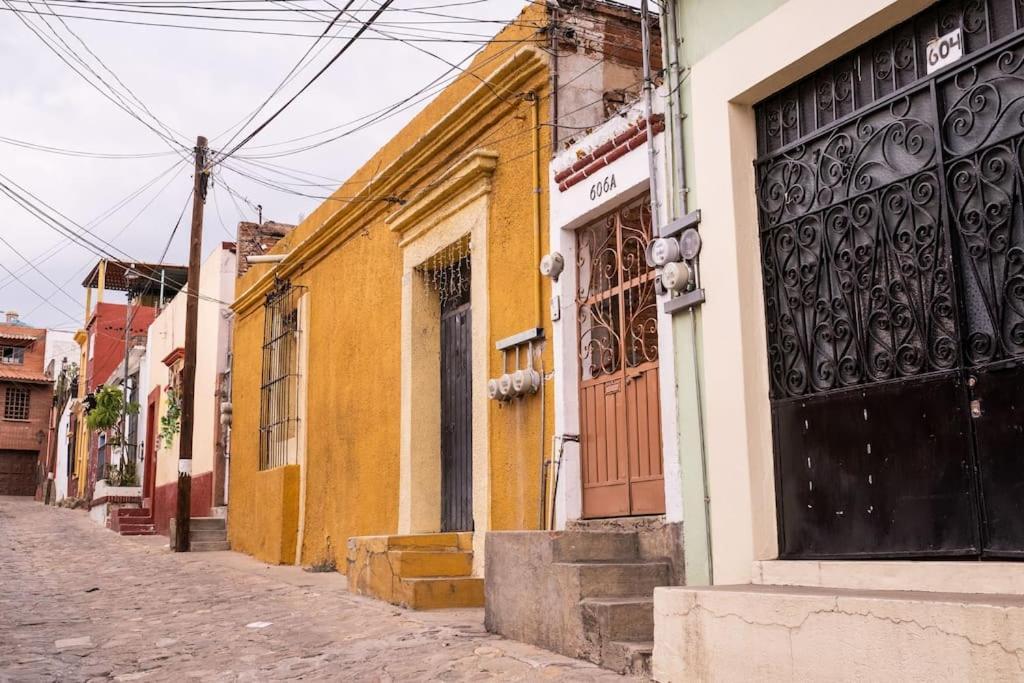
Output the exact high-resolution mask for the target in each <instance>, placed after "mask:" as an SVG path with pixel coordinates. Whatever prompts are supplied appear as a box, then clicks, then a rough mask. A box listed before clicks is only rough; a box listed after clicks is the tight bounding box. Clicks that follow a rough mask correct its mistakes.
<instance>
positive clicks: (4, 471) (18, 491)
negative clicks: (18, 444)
mask: <svg viewBox="0 0 1024 683" xmlns="http://www.w3.org/2000/svg"><path fill="white" fill-rule="evenodd" d="M38 456H39V453H37V452H36V451H0V496H32V495H35V492H36V476H35V475H36V459H37V458H38Z"/></svg>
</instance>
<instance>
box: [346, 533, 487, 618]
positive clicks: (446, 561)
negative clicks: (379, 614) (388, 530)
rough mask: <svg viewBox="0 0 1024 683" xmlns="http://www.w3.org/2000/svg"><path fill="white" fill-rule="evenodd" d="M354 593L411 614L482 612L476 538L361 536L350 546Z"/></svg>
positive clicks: (468, 535)
mask: <svg viewBox="0 0 1024 683" xmlns="http://www.w3.org/2000/svg"><path fill="white" fill-rule="evenodd" d="M347 564H348V567H347V574H348V587H349V590H350V591H352V592H353V593H358V594H359V595H366V596H369V597H373V598H377V599H379V600H384V601H386V602H390V603H391V604H393V605H399V606H400V607H407V608H409V609H417V610H420V609H442V608H447V607H482V606H483V604H484V580H483V579H482V578H479V577H475V576H473V575H472V574H473V534H472V533H469V532H466V533H441V534H408V535H399V536H357V537H353V538H350V539H349V541H348V554H347Z"/></svg>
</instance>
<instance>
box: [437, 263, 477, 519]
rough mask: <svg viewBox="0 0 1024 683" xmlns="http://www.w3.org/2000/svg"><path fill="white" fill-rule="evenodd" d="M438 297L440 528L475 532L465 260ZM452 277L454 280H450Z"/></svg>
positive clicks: (470, 345)
mask: <svg viewBox="0 0 1024 683" xmlns="http://www.w3.org/2000/svg"><path fill="white" fill-rule="evenodd" d="M452 272H457V273H458V274H459V278H458V283H459V284H458V286H455V285H452V286H449V287H446V288H445V289H444V290H443V291H442V298H441V531H472V530H473V382H472V377H473V373H472V369H473V367H472V353H473V335H472V312H473V311H472V307H471V306H470V298H469V290H470V287H469V258H468V257H466V258H464V259H462V260H461V261H460V262H459V263H458V264H456V270H453V271H452ZM454 281H455V279H454V278H453V282H454Z"/></svg>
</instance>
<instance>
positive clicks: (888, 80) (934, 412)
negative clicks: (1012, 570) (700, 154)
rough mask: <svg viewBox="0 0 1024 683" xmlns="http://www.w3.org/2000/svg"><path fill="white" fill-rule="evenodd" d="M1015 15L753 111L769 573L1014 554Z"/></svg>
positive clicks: (1021, 149)
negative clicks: (767, 406) (942, 57)
mask: <svg viewBox="0 0 1024 683" xmlns="http://www.w3.org/2000/svg"><path fill="white" fill-rule="evenodd" d="M1022 12H1024V7H1022V6H1021V5H1020V4H1019V3H1018V2H1016V1H1015V0H989V2H981V1H978V0H951V1H947V2H939V3H936V4H935V5H934V6H932V7H931V8H929V9H928V10H927V11H925V12H924V13H922V14H920V15H919V16H917V17H915V18H913V19H911V20H909V21H907V22H906V23H904V24H902V25H900V26H898V27H896V28H895V29H893V30H892V31H890V32H888V33H886V34H883V35H882V36H880V37H879V38H877V39H875V40H873V41H872V42H870V43H868V44H866V45H864V46H862V47H861V48H858V49H857V50H855V51H854V52H852V53H851V54H849V55H847V56H845V57H843V58H841V59H839V60H837V61H836V62H834V63H833V64H831V65H829V66H828V67H826V68H825V69H823V70H821V71H819V72H817V73H815V74H812V75H811V76H809V77H807V78H806V79H804V80H803V81H800V82H798V83H797V84H795V85H793V86H791V87H790V88H788V89H787V90H785V91H783V92H781V93H778V94H777V95H775V96H773V97H771V98H769V99H768V100H766V101H765V102H762V103H761V104H759V105H758V106H757V109H756V113H757V124H758V142H759V154H760V156H759V158H758V160H757V161H756V163H755V168H756V177H757V196H758V203H759V210H760V220H759V222H760V242H761V253H762V269H763V270H762V275H763V280H764V303H765V314H766V323H767V339H768V363H769V370H770V376H771V402H772V423H773V438H774V448H775V464H776V492H777V501H778V508H779V509H778V513H779V530H780V532H779V536H780V554H781V555H782V556H783V557H791V558H792V557H801V558H819V557H852V558H856V557H929V556H958V555H959V556H977V555H979V554H980V555H985V556H1015V555H1024V503H1022V501H1024V497H1022V495H1024V430H1022V426H1021V425H1022V415H1021V407H1022V406H1024V208H1022V184H1024V170H1022V169H1024V163H1022V162H1024V35H1022V33H1021V31H1020V29H1021V28H1022V27H1024V14H1022ZM957 31H959V34H958V37H959V42H960V44H961V45H962V46H963V48H964V51H965V55H964V57H963V58H962V59H960V60H959V61H957V62H956V63H955V64H954V65H952V66H949V67H947V68H945V69H941V70H938V71H936V72H935V73H934V74H932V75H929V74H927V73H926V71H927V67H926V64H927V47H926V46H927V44H928V43H929V42H930V41H932V40H934V39H935V38H936V37H937V36H943V35H948V34H950V33H951V32H952V33H955V32H957Z"/></svg>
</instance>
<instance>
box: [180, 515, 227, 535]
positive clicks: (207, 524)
mask: <svg viewBox="0 0 1024 683" xmlns="http://www.w3.org/2000/svg"><path fill="white" fill-rule="evenodd" d="M188 528H189V531H190V532H191V531H197V530H203V531H207V530H217V529H226V528H227V520H226V519H224V518H223V517H191V518H189V522H188Z"/></svg>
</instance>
